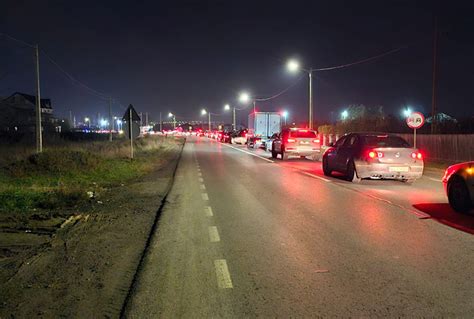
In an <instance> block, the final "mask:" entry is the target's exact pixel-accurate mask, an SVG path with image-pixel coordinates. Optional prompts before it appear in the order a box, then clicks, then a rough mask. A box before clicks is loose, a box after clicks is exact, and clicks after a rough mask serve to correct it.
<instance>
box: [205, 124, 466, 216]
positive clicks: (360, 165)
mask: <svg viewBox="0 0 474 319" xmlns="http://www.w3.org/2000/svg"><path fill="white" fill-rule="evenodd" d="M207 136H209V137H211V138H216V139H217V140H219V141H221V142H223V143H232V144H241V145H247V146H248V147H249V148H263V149H264V150H266V151H267V152H270V153H271V156H272V158H275V159H276V158H278V156H280V158H281V160H287V159H288V158H289V157H290V156H298V157H301V158H305V157H308V158H310V159H313V160H318V159H321V161H322V169H323V173H324V175H326V176H331V175H332V173H333V172H338V173H342V174H343V176H344V177H345V178H346V180H348V181H351V182H359V181H360V180H361V179H392V180H400V181H402V182H405V183H412V182H414V181H415V180H417V179H419V178H421V177H422V175H423V169H424V158H423V157H424V156H423V154H422V153H421V152H420V151H419V150H418V149H416V148H413V147H411V146H410V144H409V143H408V142H407V141H405V140H404V139H403V138H401V137H399V136H397V135H394V134H387V133H374V132H366V133H364V132H362V133H349V134H345V135H343V136H342V137H340V138H339V139H338V140H337V141H336V142H335V143H330V144H329V147H327V148H326V149H325V150H324V151H323V148H322V147H321V146H322V145H321V140H320V138H319V135H318V132H316V131H314V130H310V129H306V128H285V129H282V131H281V132H280V133H275V134H273V135H272V136H271V137H268V138H262V137H255V136H251V134H249V132H248V130H239V131H234V132H215V133H208V134H207ZM442 182H443V186H444V189H445V193H446V196H447V197H448V201H449V204H450V205H451V207H452V208H453V209H454V210H455V211H458V212H468V211H469V210H471V209H472V208H473V207H474V161H471V162H466V163H460V164H456V165H452V166H450V167H448V168H447V169H446V172H445V174H444V177H443V179H442Z"/></svg>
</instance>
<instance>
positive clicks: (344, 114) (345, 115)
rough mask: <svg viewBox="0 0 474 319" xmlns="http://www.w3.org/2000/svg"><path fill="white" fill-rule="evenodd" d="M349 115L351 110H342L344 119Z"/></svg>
mask: <svg viewBox="0 0 474 319" xmlns="http://www.w3.org/2000/svg"><path fill="white" fill-rule="evenodd" d="M348 117H349V112H348V111H347V110H344V111H342V112H341V119H342V120H347V118H348Z"/></svg>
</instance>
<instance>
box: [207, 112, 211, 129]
mask: <svg viewBox="0 0 474 319" xmlns="http://www.w3.org/2000/svg"><path fill="white" fill-rule="evenodd" d="M207 115H208V118H209V132H210V131H211V112H207Z"/></svg>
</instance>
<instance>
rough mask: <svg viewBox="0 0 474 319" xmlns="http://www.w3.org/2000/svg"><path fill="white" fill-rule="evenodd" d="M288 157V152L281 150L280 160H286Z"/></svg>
mask: <svg viewBox="0 0 474 319" xmlns="http://www.w3.org/2000/svg"><path fill="white" fill-rule="evenodd" d="M287 159H288V153H287V152H285V150H281V160H282V161H286V160H287Z"/></svg>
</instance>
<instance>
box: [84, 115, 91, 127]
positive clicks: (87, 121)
mask: <svg viewBox="0 0 474 319" xmlns="http://www.w3.org/2000/svg"><path fill="white" fill-rule="evenodd" d="M84 122H86V123H87V127H90V126H91V120H90V118H88V117H85V118H84Z"/></svg>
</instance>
